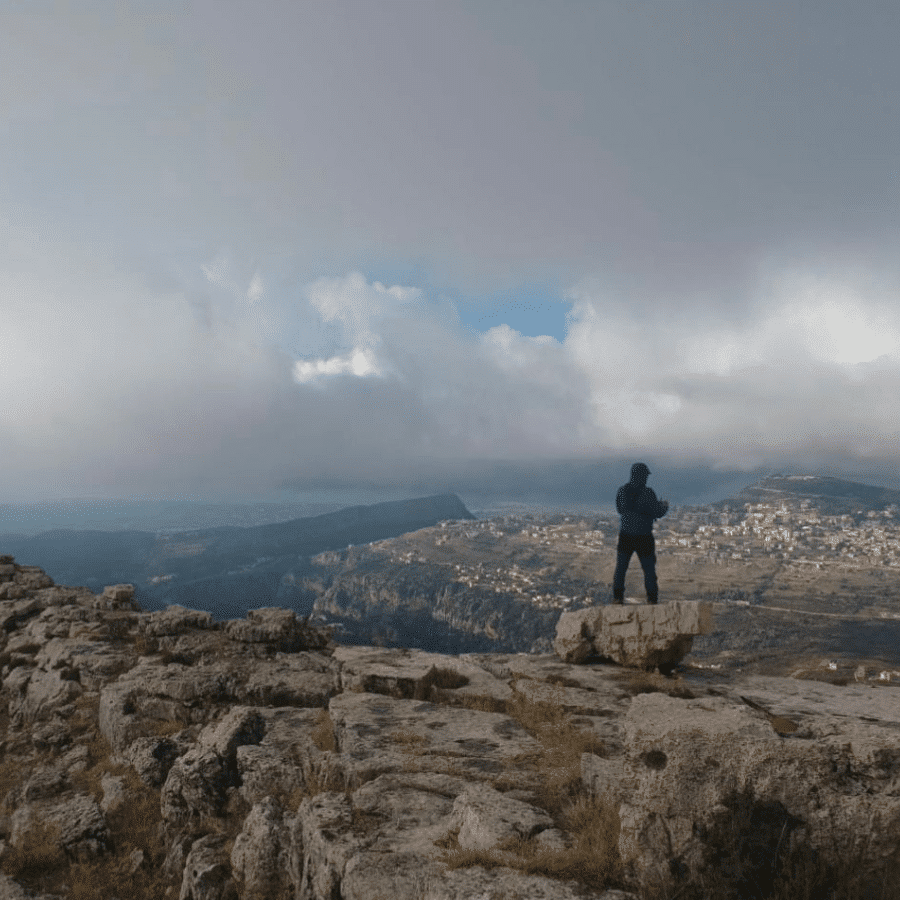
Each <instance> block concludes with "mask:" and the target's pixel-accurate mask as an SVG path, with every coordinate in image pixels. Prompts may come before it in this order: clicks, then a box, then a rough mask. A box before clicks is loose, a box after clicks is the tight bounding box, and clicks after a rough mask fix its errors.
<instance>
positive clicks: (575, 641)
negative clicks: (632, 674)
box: [553, 600, 713, 669]
mask: <svg viewBox="0 0 900 900" xmlns="http://www.w3.org/2000/svg"><path fill="white" fill-rule="evenodd" d="M712 630H713V609H712V606H711V605H710V604H708V603H702V602H699V601H692V600H679V601H676V602H674V603H661V604H649V603H648V604H644V605H641V606H620V605H618V604H611V605H609V606H593V607H588V608H587V609H577V610H572V611H571V612H564V613H563V614H562V615H561V616H560V617H559V622H558V623H557V625H556V639H555V640H554V642H553V649H554V650H555V651H556V654H557V655H558V656H559V657H560V658H561V659H562V660H563V661H564V662H567V663H582V662H584V661H585V660H587V659H588V658H589V657H591V656H602V657H607V658H608V659H612V660H615V662H617V663H620V664H621V665H623V666H630V667H633V668H641V669H653V668H656V667H659V668H660V669H665V668H672V667H674V666H675V665H677V664H678V663H679V662H681V660H682V659H683V658H684V657H685V656H686V655H687V654H688V653H690V650H691V646H692V645H693V641H694V635H695V634H710V633H711V632H712Z"/></svg>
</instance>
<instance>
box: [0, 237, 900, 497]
mask: <svg viewBox="0 0 900 900" xmlns="http://www.w3.org/2000/svg"><path fill="white" fill-rule="evenodd" d="M72 252H74V251H71V248H70V249H69V258H67V257H66V254H65V253H62V252H59V248H57V252H56V253H55V258H56V259H57V260H58V263H57V267H56V269H55V270H50V269H48V268H47V265H46V264H45V265H43V268H42V270H41V274H40V276H38V275H36V274H34V273H35V271H36V267H34V266H31V267H29V266H18V267H17V266H16V265H13V264H12V263H10V264H9V265H7V268H6V271H5V272H3V283H4V291H3V294H2V299H0V315H2V325H0V350H2V352H0V382H2V385H3V390H2V393H0V441H2V447H3V454H4V463H3V467H2V471H0V498H2V499H3V500H7V501H23V500H37V499H50V498H59V497H69V496H74V497H79V496H80V497H84V496H112V497H148V498H149V497H173V498H175V497H179V496H188V497H207V498H210V499H212V498H225V497H235V496H247V497H249V496H251V495H260V494H265V493H267V492H270V491H272V490H274V489H275V488H277V487H278V486H279V485H281V484H282V483H284V482H286V481H291V480H297V479H300V480H306V481H310V482H312V481H315V480H317V479H332V480H335V481H342V480H343V481H348V482H350V481H356V482H362V481H366V480H369V481H378V480H381V479H388V480H392V481H394V482H395V483H402V481H403V479H404V477H406V476H407V475H409V474H410V473H413V472H418V471H427V470H429V469H432V470H435V471H437V470H439V468H440V466H441V464H442V463H443V462H449V461H453V460H457V461H461V460H465V459H470V458H480V459H486V458H492V459H519V460H525V459H545V458H553V459H559V458H562V457H571V458H576V457H577V458H581V459H593V458H596V459H603V458H609V457H619V456H622V455H635V458H640V457H641V456H650V455H652V456H654V457H655V458H660V457H664V458H667V459H669V460H671V462H672V464H673V465H675V464H683V463H687V462H689V461H696V462H698V463H706V464H709V465H711V466H713V467H715V468H717V469H721V470H741V471H750V470H752V469H753V468H755V467H757V466H760V465H769V464H771V465H773V466H776V467H782V468H789V467H791V466H792V465H793V466H794V467H795V468H801V469H802V468H807V469H811V468H813V467H814V466H817V465H837V464H844V463H846V464H847V465H848V466H850V467H851V468H852V467H853V466H854V465H856V466H866V465H869V466H871V465H875V464H879V465H882V464H883V465H889V464H891V463H892V462H893V464H896V459H897V448H898V445H897V436H898V435H897V432H898V422H900V399H898V398H900V390H898V387H900V377H898V375H900V311H898V304H897V303H896V302H895V296H896V295H895V294H890V293H889V292H888V293H885V292H884V291H882V292H880V293H873V292H871V291H870V292H868V293H867V292H866V291H864V290H862V289H860V288H855V287H854V286H853V285H852V284H850V283H848V282H842V281H841V280H840V279H837V278H822V277H813V276H807V275H804V276H799V275H797V274H788V275H784V276H783V277H781V278H780V279H776V280H775V281H773V282H772V285H774V287H772V286H771V285H770V287H769V288H767V289H765V290H763V289H761V290H760V296H759V298H758V299H757V301H756V306H755V307H754V308H753V309H752V310H750V311H749V312H748V313H747V314H746V315H745V316H744V318H743V320H742V321H741V320H738V319H736V317H735V316H734V315H730V316H726V315H725V314H724V313H722V312H720V311H719V310H718V309H717V308H716V307H715V306H709V307H708V308H701V307H699V306H696V307H683V308H681V309H680V310H678V311H674V312H673V308H672V307H671V306H669V307H663V306H661V305H660V306H656V307H654V306H644V307H642V308H640V309H635V308H633V307H629V306H627V305H624V304H623V303H621V302H620V299H619V298H616V297H612V296H609V295H607V294H604V293H603V291H601V290H600V289H599V288H597V287H596V286H592V285H590V284H588V283H585V284H582V285H579V286H576V287H575V288H573V289H572V291H571V292H570V295H569V299H570V300H571V302H572V303H573V307H572V311H571V315H570V317H569V332H568V335H567V337H566V339H565V341H564V342H563V343H560V342H558V341H556V340H554V339H553V338H550V337H547V336H539V337H529V336H525V335H522V334H520V333H519V332H517V331H515V330H513V329H512V328H510V327H509V326H507V325H500V326H498V327H496V328H492V329H490V330H489V331H487V332H485V333H483V334H478V333H476V332H474V331H472V330H470V329H467V328H464V327H462V326H461V325H460V322H459V317H458V315H457V313H456V309H455V307H454V306H453V305H452V304H450V303H447V302H441V301H437V300H435V299H434V298H430V297H427V296H426V295H425V293H424V292H423V291H422V290H420V289H418V288H416V287H410V286H397V285H395V286H389V287H386V286H385V285H383V284H380V283H378V282H374V283H372V282H369V281H368V280H367V279H366V278H365V277H364V276H363V275H362V274H360V273H358V272H351V273H350V274H348V275H346V276H343V277H329V278H320V279H318V280H316V281H314V282H312V283H311V284H308V285H306V287H305V289H304V290H303V291H302V292H301V295H300V296H295V297H293V298H292V299H291V298H287V299H285V298H282V299H281V300H280V301H276V300H275V299H273V297H272V293H273V292H272V290H270V289H269V288H268V287H266V285H267V276H266V271H265V267H264V266H261V265H260V266H257V265H256V264H255V263H254V264H253V265H250V266H249V267H248V268H247V269H246V272H247V273H248V274H246V275H244V276H240V275H239V274H237V270H238V269H239V267H237V266H235V265H233V264H232V263H231V262H230V261H229V259H228V258H227V256H225V255H222V256H220V257H217V258H216V259H215V260H214V261H213V262H212V263H209V264H207V265H205V266H204V267H203V269H202V277H199V273H198V280H197V284H199V285H202V284H203V283H205V284H206V285H207V288H208V292H207V293H204V290H203V289H201V288H198V287H196V286H190V287H185V288H184V289H183V290H182V289H179V290H172V291H170V292H160V291H158V290H155V291H154V290H151V289H150V288H148V287H146V286H145V285H144V284H142V283H141V282H140V281H139V280H138V279H136V278H135V277H133V276H127V275H123V274H121V273H120V272H117V271H115V270H113V269H112V268H109V267H104V266H102V265H101V264H99V263H97V262H96V261H90V263H88V262H85V260H84V259H79V260H75V259H72V258H71V253H72ZM73 273H74V274H73ZM79 273H80V274H79ZM279 304H280V305H279ZM724 309H725V307H723V310H724ZM288 319H293V320H295V322H299V323H301V326H302V328H301V330H304V331H305V332H312V333H314V334H313V337H312V338H310V340H311V341H312V343H315V340H313V338H315V337H316V334H317V335H318V343H319V345H320V346H321V352H320V353H318V354H310V353H303V354H300V353H296V352H290V351H288V350H286V349H285V348H284V347H283V346H278V345H276V343H274V342H273V340H272V325H271V323H272V322H274V321H285V320H288ZM263 322H268V323H269V324H268V325H266V326H263V325H262V324H261V323H263ZM329 329H330V330H329Z"/></svg>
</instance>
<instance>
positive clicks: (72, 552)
mask: <svg viewBox="0 0 900 900" xmlns="http://www.w3.org/2000/svg"><path fill="white" fill-rule="evenodd" d="M445 519H459V520H462V519H467V520H468V519H472V520H474V519H475V516H473V515H472V513H470V512H469V510H468V509H466V507H465V505H464V504H463V502H462V501H461V500H460V499H459V497H457V496H456V494H436V495H433V496H430V497H417V498H412V499H408V500H391V501H387V502H384V503H375V504H372V505H370V506H351V507H348V508H346V509H341V510H337V511H336V512H331V513H324V514H322V515H318V516H308V517H304V518H299V519H292V520H291V521H288V522H277V523H273V524H268V525H256V526H251V527H246V528H242V527H238V526H223V527H216V528H201V529H194V530H190V531H182V532H177V533H174V534H165V535H161V536H157V535H156V534H154V533H152V532H147V531H136V530H129V531H97V530H90V531H80V530H79V531H76V530H70V529H55V530H53V531H47V532H43V533H41V534H39V535H35V536H15V535H13V536H11V535H5V536H2V537H0V543H2V547H0V550H2V552H3V553H9V554H10V555H12V556H15V557H17V558H18V559H23V560H26V559H27V560H29V561H32V560H33V562H29V563H28V564H29V565H38V566H40V567H41V568H42V569H43V570H44V571H45V572H47V574H48V575H50V577H51V578H53V579H54V581H56V582H57V583H59V584H71V585H86V586H96V585H98V584H99V585H106V584H114V583H117V582H126V583H132V584H135V586H136V587H137V588H138V591H139V593H142V590H143V588H144V586H145V585H147V584H148V581H149V579H150V578H154V577H156V578H160V577H165V576H171V577H173V578H174V580H175V582H176V583H177V584H178V585H179V586H183V585H184V584H185V583H187V582H191V581H198V580H201V579H206V578H217V579H219V578H222V577H223V576H225V575H226V573H230V572H235V571H236V570H238V571H243V570H246V569H254V570H255V574H256V575H263V573H265V572H267V571H268V572H271V571H273V570H277V569H278V568H279V566H281V565H282V563H281V562H280V561H285V562H284V563H283V566H282V567H283V568H293V567H296V566H297V564H298V559H307V558H308V557H310V556H314V555H315V554H317V553H321V552H322V551H323V550H337V549H341V548H344V547H346V546H347V545H348V544H367V543H369V542H371V541H378V540H383V539H385V538H392V537H399V536H400V535H401V534H406V533H408V532H410V531H418V530H419V529H420V528H427V527H429V526H431V525H436V524H437V523H438V522H440V521H442V520H445ZM261 559H264V560H267V564H266V565H264V566H259V561H260V560H261ZM265 580H269V579H265ZM153 593H156V592H155V591H154V592H153ZM160 593H161V594H164V593H166V590H165V586H163V587H162V588H161V589H160ZM143 599H147V597H146V595H144V597H143V598H142V600H143ZM153 608H156V607H155V605H154V607H153Z"/></svg>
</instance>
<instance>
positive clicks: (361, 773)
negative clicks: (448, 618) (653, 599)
mask: <svg viewBox="0 0 900 900" xmlns="http://www.w3.org/2000/svg"><path fill="white" fill-rule="evenodd" d="M720 609H721V607H718V606H715V605H713V604H690V603H678V604H661V605H660V606H659V607H648V606H646V605H640V606H633V607H627V606H626V607H598V608H596V609H581V610H576V611H572V612H570V613H564V614H563V615H562V616H561V618H560V621H559V625H558V628H557V634H556V638H555V641H554V652H553V653H549V654H524V653H522V654H472V653H467V654H460V655H451V654H438V653H429V652H425V651H421V650H409V649H404V648H393V649H387V648H379V647H372V646H346V645H340V644H336V643H335V642H334V641H333V639H332V637H333V636H331V635H329V634H328V633H327V632H324V631H322V630H316V629H312V628H310V627H309V626H308V624H307V623H306V622H305V621H304V620H302V619H298V618H297V616H296V614H295V613H294V612H293V611H292V610H285V609H278V608H269V609H260V610H252V611H250V613H249V614H248V616H247V618H245V619H238V620H231V621H227V622H218V623H217V622H214V621H213V620H212V616H211V615H210V614H209V613H208V612H200V611H196V610H188V609H185V608H183V607H176V606H170V607H169V608H167V609H165V610H160V611H154V612H143V611H142V610H141V609H140V608H139V606H138V604H137V603H136V602H135V600H134V591H133V588H132V587H131V586H130V585H115V586H111V587H107V588H106V589H105V590H104V591H103V592H102V593H100V594H95V593H93V592H92V591H90V590H88V589H87V588H79V587H64V586H57V585H54V584H53V582H52V579H50V577H49V576H47V575H46V574H45V573H44V572H43V571H42V570H41V569H39V568H38V567H35V566H23V565H19V564H17V563H16V562H15V560H14V559H13V558H12V557H9V556H5V557H0V621H2V626H3V627H2V630H0V675H2V694H3V696H2V705H0V799H2V809H0V897H2V898H4V900H6V898H9V900H25V898H42V900H51V898H74V900H86V898H104V900H115V898H118V900H143V898H147V900H149V898H169V897H171V898H179V900H218V898H222V900H225V898H229V900H238V898H271V900H280V898H284V900H287V898H291V900H301V898H303V900H306V898H309V900H337V898H341V900H399V898H404V900H405V898H411V900H473V898H484V900H501V898H502V900H506V898H523V900H524V898H529V900H574V898H576V897H580V898H594V900H627V898H662V897H674V896H678V897H679V898H691V897H695V898H698V900H699V898H706V897H713V896H715V897H732V896H735V897H737V896H741V897H743V896H747V897H750V896H754V897H761V896H769V894H768V893H763V892H762V891H763V889H764V888H771V887H775V886H777V885H781V886H782V888H783V889H784V890H785V891H787V893H782V894H781V895H780V896H793V897H800V896H806V897H823V898H825V897H828V898H831V897H834V898H836V897H838V896H840V897H850V896H860V897H861V896H866V897H872V898H882V900H883V898H896V897H900V890H898V885H900V877H898V876H900V846H898V844H900V842H898V835H900V691H898V688H897V686H896V685H892V684H890V683H883V682H880V681H879V680H878V679H877V678H874V677H872V674H871V673H867V672H866V671H865V670H863V671H857V672H856V673H855V677H854V679H853V680H851V681H848V682H847V683H845V684H842V685H836V684H830V683H828V682H827V680H817V677H816V676H817V675H820V676H821V677H822V678H823V679H827V677H828V675H829V671H828V670H827V667H823V669H822V671H821V672H818V673H817V672H816V671H807V672H805V673H804V674H805V676H806V677H804V678H797V677H795V678H785V677H765V676H760V675H746V674H734V673H731V674H729V675H727V676H724V677H723V676H722V675H719V674H716V673H715V672H713V671H712V670H710V669H702V668H696V667H695V666H694V665H692V663H691V654H690V650H691V641H692V640H693V636H694V635H697V636H698V638H699V637H701V636H702V635H704V633H706V634H710V633H713V634H714V633H715V630H716V629H717V628H719V627H720V625H719V624H717V622H716V617H715V614H716V613H717V612H718V611H719V610H720ZM661 647H662V648H663V649H662V650H660V648H661ZM660 654H661V655H660ZM566 659H568V660H570V661H569V662H566V661H565V660H566ZM615 659H618V660H619V663H616V662H614V661H613V660H615ZM663 661H665V665H663V664H662V663H663ZM623 662H624V663H625V665H623V664H622V663H623ZM654 662H657V663H659V668H661V669H663V670H664V671H666V672H668V673H669V674H668V676H664V675H662V674H660V672H658V671H653V672H651V671H646V669H647V668H648V664H650V665H652V664H653V663H654ZM785 885H787V887H785ZM848 885H850V886H853V887H854V889H856V890H858V891H862V892H863V893H857V894H851V893H850V892H849V888H848V889H847V890H845V888H846V887H847V886H848ZM801 890H804V891H806V893H801V892H800V891H801Z"/></svg>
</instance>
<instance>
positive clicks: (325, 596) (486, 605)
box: [304, 567, 560, 653]
mask: <svg viewBox="0 0 900 900" xmlns="http://www.w3.org/2000/svg"><path fill="white" fill-rule="evenodd" d="M405 568H412V567H405ZM304 586H305V587H306V589H307V590H309V591H310V592H312V591H316V590H318V591H321V594H320V595H319V596H318V597H316V599H315V600H314V601H313V604H312V612H311V617H310V621H311V622H316V623H318V622H324V621H327V622H328V623H329V624H332V623H334V624H336V625H337V626H338V629H337V631H336V634H339V635H340V639H341V641H342V642H344V643H350V644H372V643H376V644H379V645H381V646H385V647H415V648H417V649H421V650H429V651H433V652H438V651H439V652H444V653H489V652H493V653H517V652H523V647H524V648H528V649H527V650H526V651H524V652H531V653H550V652H552V636H553V634H554V629H555V628H556V623H557V621H558V620H559V616H560V611H559V610H541V609H536V608H534V607H533V606H532V604H530V603H528V602H526V601H521V600H517V599H515V598H513V597H511V596H508V595H503V594H496V593H495V592H493V591H488V590H486V589H482V590H478V589H475V590H473V589H471V588H468V587H466V586H465V585H463V584H461V583H460V582H455V581H451V582H447V580H446V578H445V577H442V576H441V575H440V574H439V573H438V574H436V573H433V572H429V571H427V570H426V569H424V568H423V569H422V570H421V571H418V572H416V571H413V572H404V573H403V574H402V575H398V574H391V573H385V574H375V573H371V574H355V573H352V572H340V571H338V572H336V573H331V574H330V575H329V576H328V577H326V578H324V579H320V580H310V581H307V582H305V585H304Z"/></svg>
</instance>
